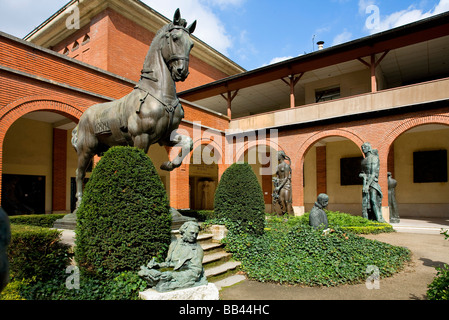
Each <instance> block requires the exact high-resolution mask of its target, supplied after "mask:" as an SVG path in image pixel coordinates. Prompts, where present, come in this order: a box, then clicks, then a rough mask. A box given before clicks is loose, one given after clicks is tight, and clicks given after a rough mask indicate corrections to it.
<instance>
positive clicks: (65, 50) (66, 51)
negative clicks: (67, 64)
mask: <svg viewBox="0 0 449 320" xmlns="http://www.w3.org/2000/svg"><path fill="white" fill-rule="evenodd" d="M62 54H65V55H66V56H67V55H68V54H69V48H67V47H65V48H64V51H63V52H62Z"/></svg>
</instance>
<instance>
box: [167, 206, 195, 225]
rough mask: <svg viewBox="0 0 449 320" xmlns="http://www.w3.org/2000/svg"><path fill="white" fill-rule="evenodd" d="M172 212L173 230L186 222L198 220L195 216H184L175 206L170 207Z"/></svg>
mask: <svg viewBox="0 0 449 320" xmlns="http://www.w3.org/2000/svg"><path fill="white" fill-rule="evenodd" d="M170 213H171V219H172V223H171V229H172V230H178V229H179V228H180V227H181V226H182V225H183V224H184V222H187V221H196V219H195V218H191V217H186V216H183V215H182V214H180V213H179V211H178V210H176V209H175V208H173V207H170Z"/></svg>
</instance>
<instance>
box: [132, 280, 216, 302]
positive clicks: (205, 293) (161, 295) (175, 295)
mask: <svg viewBox="0 0 449 320" xmlns="http://www.w3.org/2000/svg"><path fill="white" fill-rule="evenodd" d="M139 298H140V299H142V300H218V299H219V294H218V289H217V287H216V286H215V284H213V283H208V284H207V285H204V286H198V287H192V288H187V289H180V290H174V291H168V292H158V291H156V290H154V289H148V290H145V291H143V292H139Z"/></svg>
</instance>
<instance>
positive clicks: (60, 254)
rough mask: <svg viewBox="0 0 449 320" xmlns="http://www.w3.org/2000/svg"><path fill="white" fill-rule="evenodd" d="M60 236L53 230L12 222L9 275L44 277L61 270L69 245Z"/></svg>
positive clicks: (66, 258)
mask: <svg viewBox="0 0 449 320" xmlns="http://www.w3.org/2000/svg"><path fill="white" fill-rule="evenodd" d="M60 236H61V232H60V231H58V230H54V229H49V228H41V227H36V226H27V225H15V224H11V243H10V244H9V246H8V260H9V267H10V274H11V276H12V277H13V278H16V279H22V278H29V279H31V278H34V279H37V280H47V279H51V278H53V277H54V275H55V274H57V273H62V272H64V271H65V268H66V266H67V265H68V264H69V262H70V258H71V257H72V253H71V252H70V251H71V249H70V246H69V245H65V244H63V243H61V242H60Z"/></svg>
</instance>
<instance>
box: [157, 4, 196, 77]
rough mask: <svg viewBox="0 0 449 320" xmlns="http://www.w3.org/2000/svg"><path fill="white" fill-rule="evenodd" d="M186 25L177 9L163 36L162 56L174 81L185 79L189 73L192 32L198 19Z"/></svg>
mask: <svg viewBox="0 0 449 320" xmlns="http://www.w3.org/2000/svg"><path fill="white" fill-rule="evenodd" d="M186 25H187V23H186V21H185V20H184V19H182V18H181V14H180V12H179V9H177V10H176V12H175V15H174V18H173V22H172V23H170V24H169V25H168V27H167V29H166V31H165V36H163V38H165V42H164V43H163V45H162V48H161V51H162V56H163V57H164V60H165V63H166V64H167V67H168V69H169V70H170V73H171V76H172V78H173V80H174V81H184V80H185V79H186V78H187V76H188V75H189V54H190V50H191V49H192V47H193V41H192V40H191V39H190V34H191V33H193V31H194V30H195V27H196V20H195V21H194V22H193V23H192V24H191V25H189V26H188V27H186Z"/></svg>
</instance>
